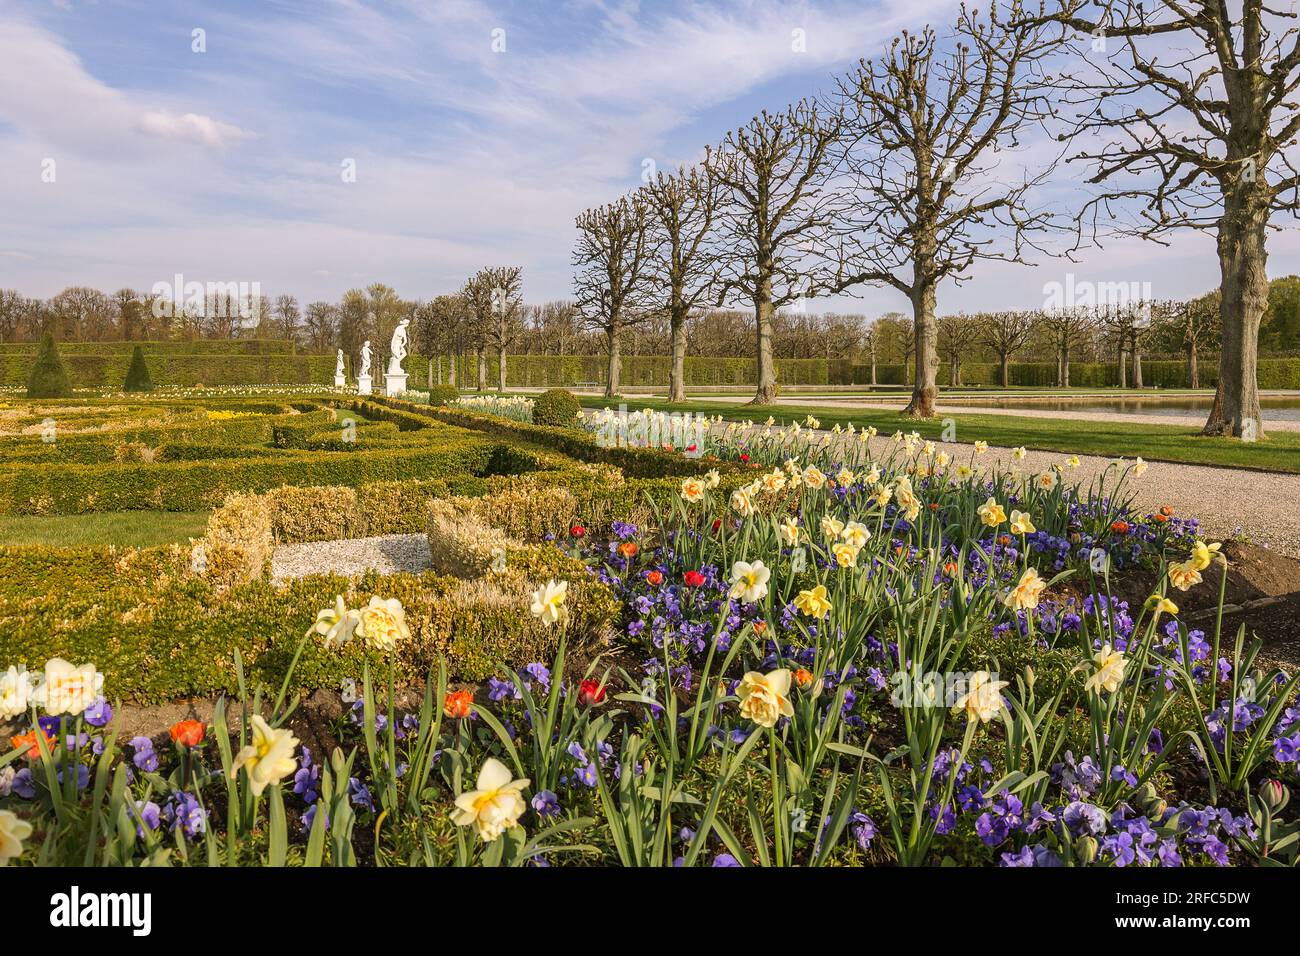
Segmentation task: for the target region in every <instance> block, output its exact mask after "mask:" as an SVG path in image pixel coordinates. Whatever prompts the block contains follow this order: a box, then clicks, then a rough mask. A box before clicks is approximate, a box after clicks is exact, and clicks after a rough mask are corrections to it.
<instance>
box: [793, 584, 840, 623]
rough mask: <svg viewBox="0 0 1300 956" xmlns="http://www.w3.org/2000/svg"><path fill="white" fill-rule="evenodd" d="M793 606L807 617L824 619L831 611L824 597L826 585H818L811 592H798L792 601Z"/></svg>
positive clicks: (829, 604) (829, 603) (828, 602)
mask: <svg viewBox="0 0 1300 956" xmlns="http://www.w3.org/2000/svg"><path fill="white" fill-rule="evenodd" d="M794 606H795V607H796V608H798V609H799V610H800V612H802V613H803V614H806V615H808V616H809V617H817V618H821V617H825V616H826V615H827V614H829V613H830V611H831V602H830V601H829V600H828V599H827V597H826V585H824V584H819V585H817V586H816V587H815V588H813V589H812V590H811V591H800V592H799V594H798V596H797V597H795V599H794Z"/></svg>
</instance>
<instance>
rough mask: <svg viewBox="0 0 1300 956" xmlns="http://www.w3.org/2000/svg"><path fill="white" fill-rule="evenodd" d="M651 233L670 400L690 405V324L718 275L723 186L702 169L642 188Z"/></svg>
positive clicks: (668, 177)
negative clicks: (715, 239) (716, 235)
mask: <svg viewBox="0 0 1300 956" xmlns="http://www.w3.org/2000/svg"><path fill="white" fill-rule="evenodd" d="M641 193H642V195H643V196H644V198H645V203H646V209H647V224H648V226H649V228H650V230H651V232H652V240H651V243H650V245H651V248H652V249H653V250H654V261H653V270H654V271H653V273H652V274H653V277H654V280H655V283H656V286H657V289H656V291H657V292H658V294H659V295H660V296H661V297H662V298H663V299H664V300H665V301H664V306H663V307H664V310H665V311H666V312H667V313H668V322H669V329H670V333H669V334H670V337H671V344H670V349H671V355H672V360H671V362H670V363H669V366H668V400H669V401H670V402H684V401H686V320H687V318H688V317H689V316H690V314H691V312H692V311H694V310H695V309H696V308H698V307H699V306H701V305H703V304H704V302H705V301H706V299H707V298H708V296H709V295H710V293H711V292H712V291H713V287H714V284H715V282H716V277H717V257H716V255H715V252H716V250H714V249H713V248H711V247H710V245H709V239H710V238H711V237H712V234H713V220H714V216H715V215H716V213H717V209H718V196H719V193H720V184H719V182H718V180H716V179H713V178H712V177H710V176H708V175H706V174H704V173H702V172H701V171H700V170H699V169H698V168H692V169H691V170H689V171H688V170H685V169H682V170H679V171H678V173H677V175H675V176H666V175H664V174H663V173H659V175H658V176H657V177H656V178H655V179H653V180H652V181H651V182H649V183H647V184H646V185H645V186H644V187H642V189H641Z"/></svg>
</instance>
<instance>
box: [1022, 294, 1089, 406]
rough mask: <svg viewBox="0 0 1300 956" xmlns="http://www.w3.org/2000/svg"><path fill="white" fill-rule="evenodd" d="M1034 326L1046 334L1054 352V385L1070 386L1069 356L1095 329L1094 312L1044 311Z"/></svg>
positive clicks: (1084, 309)
mask: <svg viewBox="0 0 1300 956" xmlns="http://www.w3.org/2000/svg"><path fill="white" fill-rule="evenodd" d="M1035 321H1036V324H1037V325H1038V326H1039V327H1040V328H1041V329H1042V330H1043V331H1044V332H1046V333H1047V335H1048V336H1049V338H1050V339H1051V342H1052V346H1053V348H1054V349H1055V351H1056V384H1057V385H1059V386H1060V387H1061V388H1069V386H1070V355H1071V353H1072V352H1073V351H1074V349H1075V348H1076V347H1077V346H1079V345H1081V344H1082V343H1083V342H1084V341H1086V340H1087V337H1088V335H1089V334H1090V333H1091V332H1092V331H1093V330H1094V329H1095V328H1096V324H1097V316H1096V314H1095V310H1094V309H1092V308H1089V307H1077V308H1060V309H1045V310H1044V311H1042V312H1040V313H1038V318H1037V319H1036V320H1035Z"/></svg>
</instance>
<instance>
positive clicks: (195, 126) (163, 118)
mask: <svg viewBox="0 0 1300 956" xmlns="http://www.w3.org/2000/svg"><path fill="white" fill-rule="evenodd" d="M137 125H138V128H139V129H140V130H142V131H143V132H146V133H149V134H150V135H152V136H161V137H162V138H163V139H178V140H186V141H189V142H193V143H200V144H202V145H204V146H213V147H217V148H222V147H226V146H229V145H231V144H232V143H235V142H238V141H239V140H241V139H252V138H253V137H254V134H253V133H250V132H248V131H246V130H242V129H240V128H239V127H238V126H232V125H230V124H229V123H222V122H221V121H220V120H214V119H213V118H212V117H211V116H200V115H199V114H197V113H184V114H182V115H180V116H177V115H175V114H173V113H164V112H149V113H145V114H144V115H143V116H141V117H140V119H139V122H138V124H137Z"/></svg>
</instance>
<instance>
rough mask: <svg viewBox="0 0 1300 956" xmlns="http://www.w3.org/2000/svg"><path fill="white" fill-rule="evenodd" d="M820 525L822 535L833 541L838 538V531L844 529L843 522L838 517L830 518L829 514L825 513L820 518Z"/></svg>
mask: <svg viewBox="0 0 1300 956" xmlns="http://www.w3.org/2000/svg"><path fill="white" fill-rule="evenodd" d="M820 527H821V530H822V537H823V538H826V539H828V540H831V541H833V540H835V539H836V538H838V537H839V536H840V532H841V531H843V530H844V522H843V521H841V520H840V519H839V518H832V517H831V516H830V515H825V516H824V517H823V518H822V520H821V526H820Z"/></svg>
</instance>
